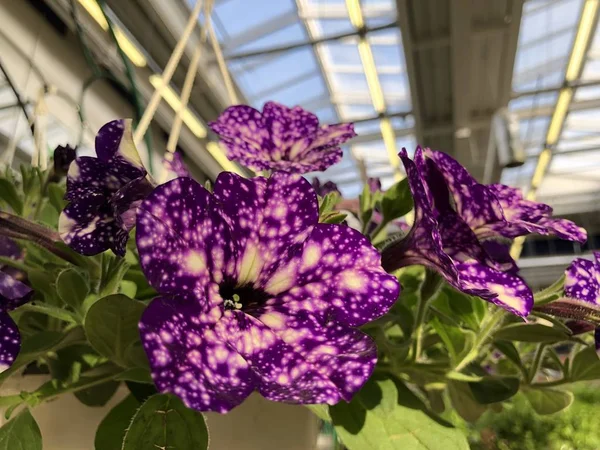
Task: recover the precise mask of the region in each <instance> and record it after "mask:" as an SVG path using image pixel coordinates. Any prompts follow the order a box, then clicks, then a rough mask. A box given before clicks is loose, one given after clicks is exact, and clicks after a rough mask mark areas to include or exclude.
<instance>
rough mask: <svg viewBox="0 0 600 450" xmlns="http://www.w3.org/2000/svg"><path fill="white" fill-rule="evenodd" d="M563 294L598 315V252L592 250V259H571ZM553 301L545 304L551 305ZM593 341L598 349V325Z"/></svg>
mask: <svg viewBox="0 0 600 450" xmlns="http://www.w3.org/2000/svg"><path fill="white" fill-rule="evenodd" d="M565 295H566V296H567V297H568V298H571V299H574V300H579V301H581V302H582V303H583V304H586V305H588V306H589V307H591V308H593V310H595V312H596V317H598V316H600V252H594V261H590V260H588V259H583V258H576V259H575V260H573V262H572V263H571V264H570V265H569V267H568V268H567V270H566V271H565ZM554 303H556V302H554ZM554 303H550V304H549V305H547V306H550V307H551V306H552V305H554ZM559 303H560V301H559ZM571 307H572V308H576V307H577V306H576V305H571ZM588 312H589V311H588ZM595 341H596V349H600V327H599V328H596V331H595Z"/></svg>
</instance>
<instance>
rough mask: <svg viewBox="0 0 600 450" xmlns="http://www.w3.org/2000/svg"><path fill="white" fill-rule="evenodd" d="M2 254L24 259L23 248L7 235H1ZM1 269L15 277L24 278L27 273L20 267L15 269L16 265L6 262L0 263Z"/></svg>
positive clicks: (0, 246) (0, 250)
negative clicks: (9, 264) (6, 263)
mask: <svg viewBox="0 0 600 450" xmlns="http://www.w3.org/2000/svg"><path fill="white" fill-rule="evenodd" d="M0 256H4V257H6V258H10V259H15V260H20V259H23V250H22V249H21V247H19V246H18V245H17V243H16V242H15V241H14V240H12V239H11V238H8V237H6V236H0ZM0 271H2V272H4V273H5V274H7V275H10V276H11V277H13V278H21V279H22V278H23V277H24V275H25V274H24V273H23V272H22V271H20V270H19V269H15V268H14V267H11V266H8V265H5V264H0Z"/></svg>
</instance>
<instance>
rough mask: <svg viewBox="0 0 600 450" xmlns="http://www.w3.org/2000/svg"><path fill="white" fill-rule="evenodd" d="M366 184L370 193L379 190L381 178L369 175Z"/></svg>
mask: <svg viewBox="0 0 600 450" xmlns="http://www.w3.org/2000/svg"><path fill="white" fill-rule="evenodd" d="M367 185H368V186H369V190H370V191H371V193H375V192H377V191H381V180H380V179H379V178H377V177H370V178H369V179H367Z"/></svg>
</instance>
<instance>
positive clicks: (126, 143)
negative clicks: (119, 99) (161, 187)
mask: <svg viewBox="0 0 600 450" xmlns="http://www.w3.org/2000/svg"><path fill="white" fill-rule="evenodd" d="M96 154H97V156H98V157H97V158H92V157H89V156H81V157H79V158H77V159H76V160H75V161H74V162H73V163H72V164H71V166H70V168H69V172H68V174H67V193H66V195H65V198H66V199H67V200H69V201H70V203H69V204H68V205H67V207H66V208H65V209H64V210H63V212H62V214H61V215H60V219H59V222H58V230H59V232H60V237H61V238H62V239H63V241H64V242H65V243H66V244H67V245H68V246H69V247H71V248H72V249H73V250H75V251H77V252H79V253H81V254H83V255H96V254H98V253H101V252H103V251H105V250H108V249H111V250H112V251H113V252H114V253H115V254H117V255H120V256H123V255H125V244H126V243H127V239H128V237H129V231H130V230H131V228H132V227H133V226H134V224H135V209H136V208H137V206H138V205H139V203H140V202H141V200H143V199H144V198H145V197H146V196H147V195H148V194H149V193H150V191H151V190H152V188H153V182H152V180H151V178H150V177H149V175H148V174H147V172H146V169H145V168H144V165H143V164H142V161H141V159H140V156H139V155H138V152H137V150H136V148H135V145H134V144H133V136H132V130H131V120H114V121H112V122H109V123H107V124H106V125H104V126H103V127H102V128H101V129H100V131H99V132H98V135H97V136H96Z"/></svg>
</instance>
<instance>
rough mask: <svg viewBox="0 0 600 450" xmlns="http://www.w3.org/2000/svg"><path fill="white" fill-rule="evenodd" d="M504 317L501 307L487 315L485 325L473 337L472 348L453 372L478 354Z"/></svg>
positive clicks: (467, 363) (459, 369)
mask: <svg viewBox="0 0 600 450" xmlns="http://www.w3.org/2000/svg"><path fill="white" fill-rule="evenodd" d="M504 317H505V311H504V310H503V309H502V308H498V309H497V310H496V311H495V312H494V313H493V314H492V315H491V316H489V317H488V319H487V322H486V324H485V326H483V327H482V328H481V330H480V332H479V334H478V335H477V338H476V339H475V343H474V344H473V348H471V350H470V351H469V353H467V354H466V355H465V357H464V358H463V359H462V361H460V362H459V363H458V364H457V365H456V367H455V368H454V371H455V372H460V371H461V370H462V369H464V368H465V367H466V366H467V365H469V364H470V363H471V361H473V360H474V359H475V358H477V355H478V354H479V349H480V348H481V347H482V346H483V345H485V343H486V341H487V340H488V338H489V337H490V335H491V334H492V332H493V331H494V330H495V329H496V326H497V325H498V324H499V323H500V322H502V319H504Z"/></svg>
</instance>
